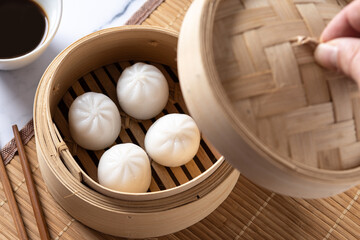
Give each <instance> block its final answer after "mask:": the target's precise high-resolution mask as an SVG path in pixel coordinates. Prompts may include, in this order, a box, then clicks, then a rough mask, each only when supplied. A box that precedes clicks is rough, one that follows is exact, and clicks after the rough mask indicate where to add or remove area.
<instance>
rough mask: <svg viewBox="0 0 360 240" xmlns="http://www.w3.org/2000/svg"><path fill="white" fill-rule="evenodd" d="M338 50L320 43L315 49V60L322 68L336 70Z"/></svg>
mask: <svg viewBox="0 0 360 240" xmlns="http://www.w3.org/2000/svg"><path fill="white" fill-rule="evenodd" d="M337 55H338V48H337V47H336V46H334V45H330V44H327V43H320V44H319V45H318V46H317V48H316V49H315V53H314V56H315V60H316V61H317V62H318V63H319V64H320V65H321V66H323V67H325V68H328V69H332V70H336V69H337Z"/></svg>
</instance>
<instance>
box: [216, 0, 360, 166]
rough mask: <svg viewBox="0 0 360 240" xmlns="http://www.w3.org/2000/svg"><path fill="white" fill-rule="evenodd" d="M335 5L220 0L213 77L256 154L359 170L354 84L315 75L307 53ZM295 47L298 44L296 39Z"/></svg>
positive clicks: (314, 0) (359, 104) (303, 0)
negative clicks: (310, 41)
mask: <svg viewBox="0 0 360 240" xmlns="http://www.w3.org/2000/svg"><path fill="white" fill-rule="evenodd" d="M344 5H345V2H344V1H336V0H283V1H277V0H242V1H239V0H227V1H222V2H220V4H219V6H218V8H217V11H216V15H215V23H214V35H213V49H214V57H215V63H216V70H217V74H218V76H219V79H220V81H221V84H222V86H223V89H224V90H225V92H226V97H227V100H228V101H230V103H231V106H232V110H233V111H234V112H235V114H236V117H237V118H238V120H240V122H241V124H242V125H243V127H244V129H246V131H247V132H248V133H249V134H250V135H252V137H254V136H255V138H257V139H258V140H259V141H260V145H261V146H260V147H262V148H263V149H264V148H267V149H268V148H270V150H271V151H272V152H274V153H276V154H278V155H279V156H281V157H283V158H285V159H287V160H288V161H291V162H294V163H296V164H300V165H303V164H305V165H306V166H310V167H315V168H320V169H328V170H341V169H350V168H354V167H357V166H359V164H360V97H359V94H358V89H357V86H356V85H355V83H354V82H353V81H351V80H349V79H347V78H346V77H344V76H342V75H339V74H334V73H333V72H328V71H325V70H324V69H322V68H321V67H319V66H318V65H317V64H316V63H315V61H314V57H313V51H314V46H312V45H311V44H302V43H300V42H299V41H298V40H299V38H297V36H306V37H313V38H316V39H318V38H319V36H320V34H321V32H322V30H323V29H324V27H325V26H326V24H327V23H328V22H329V21H330V20H331V19H332V18H333V17H334V16H335V15H336V13H337V12H339V11H340V10H341V8H342V7H343V6H344ZM300 40H301V39H300Z"/></svg>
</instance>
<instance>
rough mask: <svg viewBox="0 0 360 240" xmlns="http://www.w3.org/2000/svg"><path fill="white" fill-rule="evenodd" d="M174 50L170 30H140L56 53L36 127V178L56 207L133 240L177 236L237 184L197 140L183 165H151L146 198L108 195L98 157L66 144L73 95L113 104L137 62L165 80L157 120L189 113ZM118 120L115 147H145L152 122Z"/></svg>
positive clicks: (113, 32) (40, 93)
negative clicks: (165, 97) (103, 97)
mask: <svg viewBox="0 0 360 240" xmlns="http://www.w3.org/2000/svg"><path fill="white" fill-rule="evenodd" d="M176 48H177V34H176V33H175V32H173V31H170V30H165V29H161V28H154V27H151V28H150V27H140V26H125V27H118V28H111V29H106V30H101V31H99V32H95V33H93V34H90V35H88V36H86V37H84V38H82V39H80V40H78V41H77V42H75V43H73V44H72V45H70V46H69V47H68V48H67V49H65V50H64V51H63V52H62V53H60V54H59V55H58V56H57V57H56V58H55V59H54V61H53V62H52V63H51V64H50V66H49V67H48V69H47V70H46V71H45V73H44V75H43V77H42V79H41V81H40V83H39V86H38V90H37V93H36V96H35V103H34V128H35V139H36V146H37V154H38V159H39V165H40V169H41V173H42V176H43V178H44V181H45V183H46V185H47V188H48V190H49V192H50V193H51V194H52V196H53V197H54V198H55V200H56V201H57V202H58V203H59V204H60V205H61V206H62V207H63V208H64V209H65V210H66V211H67V212H68V213H69V214H70V215H72V216H73V217H74V218H75V219H77V220H79V221H80V222H82V223H83V224H85V225H87V226H89V227H91V228H93V229H95V230H98V231H101V232H103V233H107V234H111V235H115V236H122V237H132V238H143V237H155V236H160V235H165V234H169V233H172V232H176V231H179V230H181V229H184V228H186V227H188V226H190V225H192V224H194V223H196V222H198V221H200V220H201V219H202V218H204V217H206V216H207V215H208V214H209V213H211V212H212V211H213V210H214V209H215V208H216V207H217V206H218V205H220V204H221V202H222V201H224V200H225V198H226V197H227V196H228V195H229V193H230V192H231V190H232V188H233V187H234V185H235V183H236V182H237V179H238V177H239V172H238V171H237V170H234V169H233V168H232V167H231V166H230V165H229V164H228V163H227V162H226V161H224V158H223V157H222V156H221V155H220V154H219V153H218V152H217V151H216V150H215V149H214V148H213V147H212V146H211V144H210V143H209V142H208V141H207V139H205V138H204V137H202V140H201V146H200V148H199V152H198V153H197V155H196V157H194V159H193V160H192V161H190V162H189V163H188V164H186V165H184V166H182V167H178V168H165V167H162V166H160V165H158V164H156V163H155V162H152V174H153V177H152V182H151V186H150V189H149V191H148V192H146V193H134V194H131V193H124V192H117V191H112V190H110V189H107V188H105V187H103V186H101V185H99V184H98V183H97V176H96V172H97V163H98V160H99V158H100V157H101V154H102V153H103V151H96V152H93V151H86V150H85V149H82V148H81V147H79V146H76V144H74V142H73V141H72V139H71V137H70V134H69V129H68V126H67V124H68V123H67V111H68V107H69V106H70V105H71V103H72V101H73V100H74V99H75V98H76V96H78V95H81V94H82V93H84V92H87V91H95V92H103V93H105V94H107V95H108V96H109V97H110V98H112V99H113V101H114V102H115V103H116V104H118V103H117V99H116V87H115V86H116V81H117V79H118V77H119V76H120V73H121V71H122V69H123V68H125V67H126V66H129V65H130V64H132V63H133V62H136V61H146V62H150V63H152V64H155V65H156V66H157V67H159V68H160V70H161V71H163V72H164V74H165V76H166V78H167V80H168V83H169V88H170V97H169V102H168V104H167V106H166V108H165V110H164V111H163V113H161V114H160V115H159V116H158V117H161V116H162V115H163V114H166V113H168V112H171V113H172V112H187V109H186V106H185V103H184V101H183V98H182V95H181V90H180V86H179V83H178V79H177V77H176V69H177V66H176V54H177V52H176ZM121 115H122V123H123V126H122V130H121V133H120V136H119V138H118V139H117V140H116V143H121V142H134V143H136V144H138V145H140V146H142V147H143V144H144V136H145V132H146V130H147V129H148V128H149V127H150V125H151V124H152V122H154V121H155V119H152V120H148V121H140V122H139V121H137V120H135V119H132V118H130V117H129V116H127V115H126V114H125V113H124V112H121ZM158 117H157V118H158ZM114 144H115V143H114Z"/></svg>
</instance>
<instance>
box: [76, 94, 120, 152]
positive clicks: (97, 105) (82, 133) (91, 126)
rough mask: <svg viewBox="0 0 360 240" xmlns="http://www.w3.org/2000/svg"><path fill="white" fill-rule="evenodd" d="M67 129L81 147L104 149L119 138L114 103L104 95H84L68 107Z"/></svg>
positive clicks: (118, 115)
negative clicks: (68, 128)
mask: <svg viewBox="0 0 360 240" xmlns="http://www.w3.org/2000/svg"><path fill="white" fill-rule="evenodd" d="M69 127H70V133H71V136H72V138H73V139H74V140H75V142H76V143H77V144H78V145H80V146H81V147H83V148H86V149H89V150H100V149H104V148H106V147H109V146H110V145H111V144H113V143H114V141H115V139H116V138H117V137H118V136H119V133H120V129H121V118H120V113H119V110H118V108H117V107H116V105H115V103H114V102H113V101H112V100H111V99H110V98H109V97H107V96H105V95H104V94H101V93H94V92H88V93H84V94H82V95H81V96H79V97H77V98H76V99H75V100H74V102H73V103H72V104H71V106H70V109H69Z"/></svg>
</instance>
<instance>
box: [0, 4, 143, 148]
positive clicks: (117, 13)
mask: <svg viewBox="0 0 360 240" xmlns="http://www.w3.org/2000/svg"><path fill="white" fill-rule="evenodd" d="M145 2H146V0H106V1H99V0H63V15H62V21H61V24H60V27H59V30H58V32H57V34H56V36H55V38H54V40H53V41H52V43H51V44H50V46H49V48H48V49H47V50H46V51H45V53H44V54H43V55H42V56H40V58H39V59H38V60H36V61H35V62H34V63H32V64H30V65H28V66H26V67H24V68H22V69H19V70H14V71H0V148H2V147H3V146H4V145H5V144H6V143H7V142H9V141H10V140H11V139H12V138H13V133H12V130H11V126H12V125H13V124H17V125H18V127H19V129H20V128H22V127H23V126H24V125H25V124H26V123H27V122H28V121H29V120H31V118H32V114H33V101H34V96H35V91H36V87H37V84H38V82H39V80H40V78H41V76H42V74H43V72H44V71H45V69H46V67H47V66H48V65H49V64H50V62H51V61H52V59H53V58H54V57H55V56H56V55H57V54H58V53H59V52H60V51H61V50H63V49H64V48H65V47H67V46H68V45H69V44H71V43H72V42H74V41H75V40H77V39H78V38H80V37H82V36H84V35H86V34H88V33H91V32H94V31H96V30H99V29H103V28H108V27H114V26H120V25H124V24H125V23H126V21H127V20H128V19H129V18H130V17H131V16H132V15H133V14H134V13H135V12H136V11H137V10H138V9H139V8H140V7H141V6H142V5H143V4H144V3H145Z"/></svg>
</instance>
